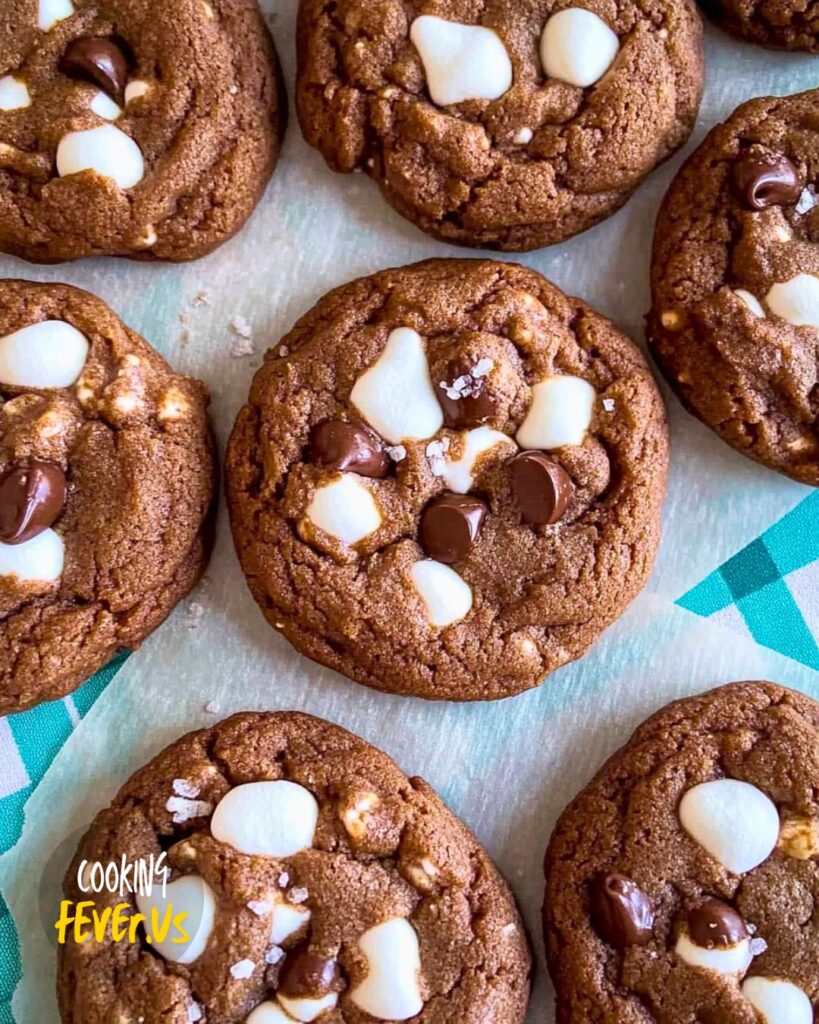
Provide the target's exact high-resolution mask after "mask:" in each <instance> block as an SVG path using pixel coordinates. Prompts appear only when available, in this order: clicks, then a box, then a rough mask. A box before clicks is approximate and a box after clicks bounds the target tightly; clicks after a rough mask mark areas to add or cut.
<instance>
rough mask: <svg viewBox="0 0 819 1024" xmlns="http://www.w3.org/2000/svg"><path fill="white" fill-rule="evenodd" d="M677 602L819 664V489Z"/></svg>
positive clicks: (815, 665) (790, 655) (806, 661)
mask: <svg viewBox="0 0 819 1024" xmlns="http://www.w3.org/2000/svg"><path fill="white" fill-rule="evenodd" d="M677 604H678V605H680V606H681V607H683V608H687V609H688V611H691V612H694V613H695V614H696V615H701V616H702V617H703V618H712V619H714V621H717V622H720V624H722V625H725V626H727V627H728V628H729V629H732V630H733V631H734V632H737V633H740V634H742V635H743V636H746V637H747V636H751V637H753V639H754V640H756V642H757V643H759V644H762V646H763V647H769V648H770V649H771V650H774V651H777V652H778V653H779V654H784V655H785V656H786V657H788V658H793V660H794V661H798V662H801V664H803V665H807V666H808V667H809V668H813V669H819V646H817V641H819V492H817V493H815V494H811V495H810V497H808V498H805V500H804V501H802V502H801V503H800V504H799V505H797V506H796V508H795V509H793V511H791V512H789V513H788V514H787V515H786V516H783V517H782V519H780V520H779V521H778V522H777V523H774V525H773V526H771V527H770V528H769V529H768V530H766V531H765V533H763V534H762V536H761V537H757V539H756V540H755V541H753V542H752V543H751V544H749V545H748V546H747V547H745V548H743V549H742V550H741V551H740V552H738V553H737V554H736V555H734V556H733V557H732V558H729V559H728V561H727V562H725V563H724V564H723V565H721V566H720V567H719V568H718V569H717V570H715V571H714V572H712V573H711V575H710V576H706V578H705V579H704V580H703V581H702V582H701V583H698V584H697V586H696V587H694V588H693V590H689V591H688V593H687V594H685V595H684V596H683V597H681V598H680V599H679V601H678V602H677Z"/></svg>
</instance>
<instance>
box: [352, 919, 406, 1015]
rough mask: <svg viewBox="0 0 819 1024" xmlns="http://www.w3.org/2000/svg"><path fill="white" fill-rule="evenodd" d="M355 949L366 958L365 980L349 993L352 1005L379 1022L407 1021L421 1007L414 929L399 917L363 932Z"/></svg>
mask: <svg viewBox="0 0 819 1024" xmlns="http://www.w3.org/2000/svg"><path fill="white" fill-rule="evenodd" d="M358 948H359V949H360V950H361V952H362V953H363V954H364V956H365V957H366V958H367V965H368V968H369V969H368V972H367V977H366V978H365V979H364V980H363V981H362V982H361V984H360V985H359V986H358V987H357V988H355V989H354V990H353V991H352V992H351V993H350V999H351V1000H352V1002H354V1003H355V1005H356V1006H357V1007H358V1008H359V1009H360V1010H363V1011H364V1012H365V1013H369V1014H370V1015H371V1016H373V1017H380V1018H381V1019H382V1020H390V1021H393V1020H409V1018H410V1017H414V1016H415V1015H416V1014H418V1013H420V1012H421V1010H422V1009H423V1008H424V1001H423V999H422V998H421V989H420V986H419V983H418V974H419V971H420V970H421V954H420V951H419V949H418V936H417V935H416V934H415V929H414V928H413V927H412V925H411V924H410V923H409V921H407V920H405V919H404V918H401V917H393V918H391V919H390V920H389V921H384V922H383V923H382V924H377V925H376V926H375V927H374V928H370V929H369V930H368V931H366V932H364V934H363V935H362V936H361V938H360V939H359V940H358Z"/></svg>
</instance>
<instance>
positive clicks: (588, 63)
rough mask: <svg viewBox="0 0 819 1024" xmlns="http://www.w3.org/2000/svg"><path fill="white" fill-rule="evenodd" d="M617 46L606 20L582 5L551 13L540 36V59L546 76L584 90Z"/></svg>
mask: <svg viewBox="0 0 819 1024" xmlns="http://www.w3.org/2000/svg"><path fill="white" fill-rule="evenodd" d="M619 48H620V41H619V40H618V38H617V36H616V35H615V33H614V32H612V30H611V29H610V28H609V26H608V25H607V24H606V23H605V21H603V19H602V18H600V17H598V15H596V14H594V13H593V12H592V11H587V10H585V9H584V8H582V7H568V8H565V9H564V10H562V11H558V13H557V14H553V15H552V16H551V18H549V20H548V21H547V22H546V24H545V26H544V28H543V35H542V36H541V37H540V59H541V62H542V64H543V70H544V71H545V72H546V74H547V75H548V77H549V78H557V79H558V80H559V81H561V82H568V83H569V85H576V86H579V87H580V88H583V89H585V88H586V87H587V86H590V85H594V83H595V82H597V81H599V80H600V79H601V78H602V77H603V75H604V74H605V73H606V72H607V71H608V69H609V68H610V67H611V65H612V62H613V60H614V58H615V57H616V56H617V51H618V50H619Z"/></svg>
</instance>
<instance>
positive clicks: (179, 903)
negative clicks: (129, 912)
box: [136, 875, 216, 964]
mask: <svg viewBox="0 0 819 1024" xmlns="http://www.w3.org/2000/svg"><path fill="white" fill-rule="evenodd" d="M136 904H137V907H138V908H139V912H140V914H144V915H145V917H146V918H147V923H146V925H145V930H146V932H149V933H150V934H151V935H152V936H153V943H152V946H151V948H152V949H155V950H156V951H157V953H159V954H160V956H162V957H164V958H165V959H166V960H170V961H171V962H172V963H175V964H192V963H193V962H194V960H198V959H199V957H200V956H201V955H202V953H203V952H204V951H205V946H206V945H207V944H208V939H209V938H210V935H211V932H212V931H213V918H214V914H215V912H216V900H215V899H214V896H213V890H212V889H211V887H210V886H209V885H208V883H207V882H206V881H205V880H204V878H200V877H199V875H183V876H182V878H177V880H176V881H175V882H169V883H168V884H167V885H166V886H165V895H164V896H163V895H162V886H157V887H156V888H155V889H154V890H153V892H152V893H151V894H150V895H147V894H142V893H137V894H136ZM168 905H170V906H171V907H172V908H173V915H174V917H176V915H177V914H181V913H185V914H187V915H188V916H187V917H186V918H185V920H184V922H183V927H184V929H185V931H186V932H187V933H188V935H189V940H188V941H187V942H174V941H173V940H174V939H175V938H176V939H178V938H179V932H178V930H177V929H176V928H175V927H174V926H173V925H171V927H170V928H169V929H168V933H167V935H166V936H165V938H164V939H163V940H162V941H160V940H159V939H157V937H156V931H157V930H156V929H155V928H153V927H152V925H151V911H152V910H156V915H157V918H158V922H159V924H160V925H161V924H162V921H163V920H164V916H165V912H166V909H167V907H168Z"/></svg>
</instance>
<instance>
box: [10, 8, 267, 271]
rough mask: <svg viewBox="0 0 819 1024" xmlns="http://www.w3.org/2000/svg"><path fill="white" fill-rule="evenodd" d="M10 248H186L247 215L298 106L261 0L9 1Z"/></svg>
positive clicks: (201, 244)
mask: <svg viewBox="0 0 819 1024" xmlns="http://www.w3.org/2000/svg"><path fill="white" fill-rule="evenodd" d="M2 14H3V19H2V28H0V249H2V250H3V251H5V252H10V253H14V254H15V255H17V256H22V257H24V258H25V259H28V260H32V261H35V262H40V263H50V262H55V261H59V260H70V259H75V258H77V257H78V256H91V255H100V254H109V255H116V256H131V257H134V258H144V259H163V260H189V259H195V258H197V257H199V256H203V255H205V253H207V252H210V250H211V249H214V248H216V246H218V245H220V244H221V243H222V242H224V241H226V240H227V239H228V238H229V237H230V236H231V235H232V234H234V232H236V231H238V229H239V228H240V227H241V226H242V224H243V223H244V221H245V220H246V218H247V217H248V216H249V214H250V212H251V211H252V209H253V207H254V206H255V205H256V202H257V200H258V199H259V197H260V195H261V193H262V191H263V189H264V187H265V185H266V183H267V180H268V178H269V177H270V174H271V173H272V171H273V167H274V165H275V163H276V159H277V157H278V152H279V145H280V142H281V133H282V131H283V127H284V117H285V109H286V108H285V104H284V99H283V92H282V87H281V84H280V76H279V70H278V63H277V59H276V54H275V51H274V49H273V44H272V42H271V40H270V37H269V34H268V32H267V28H266V27H265V25H264V22H263V21H262V18H261V15H260V13H259V11H258V9H257V7H256V4H255V0H163V2H162V3H158V4H157V3H151V2H150V0H103V2H102V3H92V2H91V0H25V2H21V3H12V2H7V3H4V4H3V6H2Z"/></svg>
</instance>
